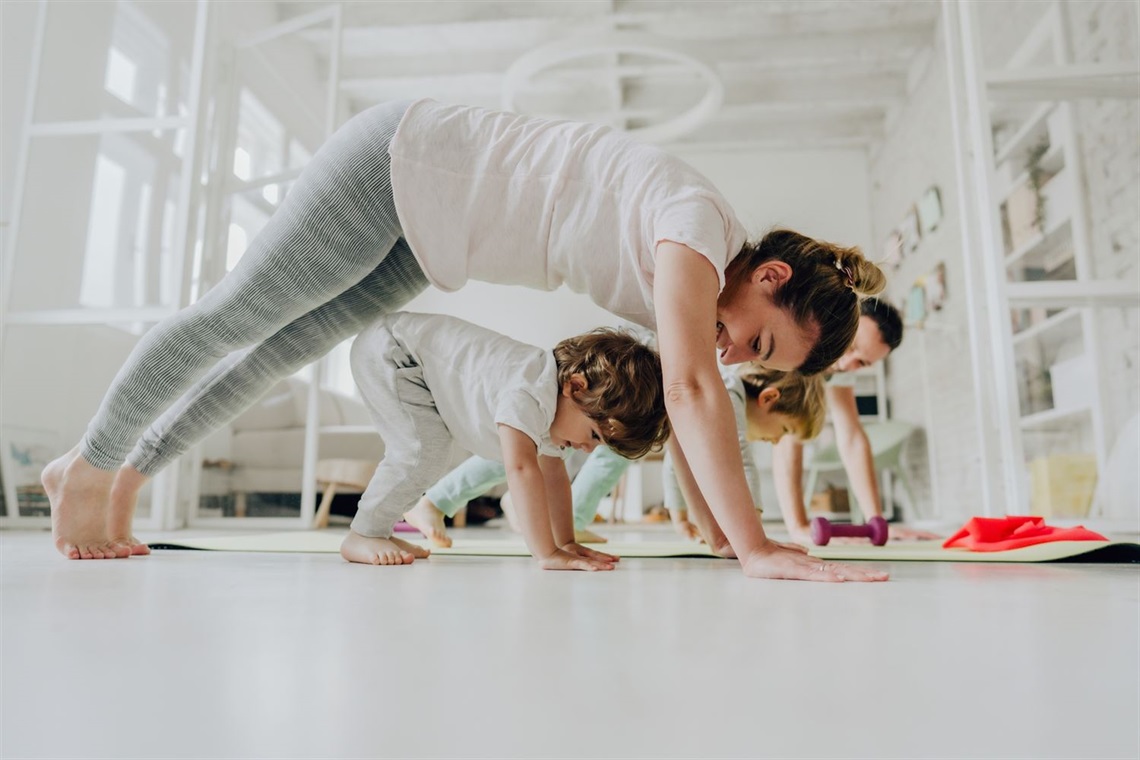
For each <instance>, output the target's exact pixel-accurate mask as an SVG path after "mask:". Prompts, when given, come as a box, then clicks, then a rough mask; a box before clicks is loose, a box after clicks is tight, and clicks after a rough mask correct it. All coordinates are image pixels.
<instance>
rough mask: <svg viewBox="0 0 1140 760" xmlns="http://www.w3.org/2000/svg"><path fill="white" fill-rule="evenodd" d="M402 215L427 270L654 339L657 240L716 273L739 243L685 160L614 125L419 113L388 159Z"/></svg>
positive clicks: (430, 107)
mask: <svg viewBox="0 0 1140 760" xmlns="http://www.w3.org/2000/svg"><path fill="white" fill-rule="evenodd" d="M388 152H389V154H390V155H391V158H392V164H391V166H392V168H391V171H392V192H393V197H394V200H395V203H396V211H397V214H398V215H399V218H400V223H401V225H402V227H403V230H404V238H405V239H406V240H407V241H408V244H409V246H410V247H411V249H412V252H413V253H414V254H415V256H416V259H417V260H418V261H419V264H420V266H421V268H422V269H423V270H424V274H426V275H427V278H428V279H429V280H430V281H431V283H432V284H433V285H435V286H436V287H438V288H441V289H443V290H456V289H458V288H460V287H462V286H463V285H464V283H466V282H467V281H468V280H469V279H470V280H483V281H486V282H492V283H499V284H504V285H525V286H527V287H531V288H537V289H539V290H554V289H556V288H558V287H559V286H561V285H562V284H563V283H565V284H566V285H567V286H568V287H569V288H570V289H571V290H573V291H575V292H578V293H586V294H588V295H589V296H590V297H591V298H592V299H593V301H594V302H595V303H596V304H598V305H599V306H601V307H602V308H604V309H606V310H607V311H610V312H611V313H613V314H616V315H618V316H620V317H624V318H625V319H628V320H629V321H631V322H634V323H635V324H639V325H643V326H645V327H648V328H650V329H656V318H655V316H654V313H653V273H654V270H655V269H656V263H655V258H654V257H655V255H656V248H657V244H658V243H659V242H661V241H663V240H671V241H673V242H676V243H681V244H683V245H686V246H688V247H690V248H692V249H693V250H695V251H697V252H699V253H700V254H702V255H703V256H705V257H706V258H707V259H708V260H709V261H710V262H712V264H713V266H714V267H715V268H716V272H717V277H718V279H719V281H720V288H723V287H724V269H725V267H726V266H727V265H728V262H729V261H731V260H732V259H733V258H734V257H735V256H736V255H737V254H739V253H740V249H741V248H742V247H743V245H744V242H745V239H746V234H745V231H744V228H743V226H742V225H741V224H740V222H739V221H738V220H737V218H736V214H735V213H734V212H733V210H732V207H731V206H730V205H729V204H728V202H727V201H726V200H725V199H724V197H723V196H721V194H720V193H719V191H717V189H716V188H715V187H713V185H712V183H711V182H709V180H707V179H706V178H705V177H704V176H702V175H701V174H700V173H699V172H697V171H696V170H695V169H693V168H692V167H690V166H689V165H688V164H686V163H685V162H684V161H681V160H680V159H678V158H675V157H673V156H671V155H669V154H668V153H666V152H664V151H662V150H661V149H659V148H656V147H653V146H650V145H645V144H642V143H639V142H637V141H636V140H634V139H632V138H630V137H627V136H626V135H624V134H622V133H620V132H616V131H614V130H613V129H610V128H609V127H603V126H599V125H595V124H584V123H578V122H570V121H551V120H547V119H538V118H533V117H528V116H520V115H517V114H512V113H502V112H496V111H487V110H484V109H482V108H475V107H470V106H452V105H443V104H440V103H436V102H434V101H431V100H420V101H417V102H415V103H413V104H412V105H411V106H410V107H409V108H408V111H407V113H406V114H405V115H404V118H403V119H402V120H401V122H400V125H399V128H398V129H397V130H396V135H395V137H394V138H393V140H392V143H391V145H390V147H389V149H388Z"/></svg>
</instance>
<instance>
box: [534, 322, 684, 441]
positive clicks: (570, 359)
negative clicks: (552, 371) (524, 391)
mask: <svg viewBox="0 0 1140 760" xmlns="http://www.w3.org/2000/svg"><path fill="white" fill-rule="evenodd" d="M554 360H555V362H556V363H557V364H558V387H559V388H562V387H563V386H564V385H565V384H566V383H568V382H570V377H571V375H574V374H581V375H582V376H583V377H584V378H585V379H586V388H584V389H582V390H576V391H574V392H573V393H572V394H571V398H572V399H573V401H574V403H575V404H577V405H578V408H579V409H581V410H582V412H583V413H584V414H585V415H586V416H587V417H589V418H590V419H592V420H594V421H595V422H597V423H598V427H599V429H600V431H601V434H602V439H603V440H604V441H605V444H606V445H607V446H609V447H610V448H611V449H613V450H614V451H615V452H617V453H618V454H620V455H621V456H623V457H625V458H626V459H637V458H639V457H642V456H645V455H646V454H648V453H649V452H650V451H653V450H654V449H659V448H661V447H662V445H664V443H665V441H666V439H668V437H669V419H668V417H667V416H666V414H665V392H664V390H663V389H662V385H663V383H662V379H661V357H660V356H658V355H657V352H656V351H654V350H653V349H651V348H649V347H648V346H645V345H643V344H642V343H639V342H638V341H637V339H636V338H634V337H633V336H632V335H631V334H629V333H628V332H625V331H622V330H616V329H611V328H599V329H597V330H593V331H591V332H588V333H585V334H583V335H578V336H575V337H573V338H567V339H566V340H564V341H562V342H561V343H559V344H558V345H557V346H555V347H554Z"/></svg>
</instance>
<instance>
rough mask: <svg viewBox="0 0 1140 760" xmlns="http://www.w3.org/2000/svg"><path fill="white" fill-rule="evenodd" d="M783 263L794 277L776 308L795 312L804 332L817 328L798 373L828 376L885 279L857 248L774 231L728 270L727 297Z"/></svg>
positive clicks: (776, 298)
mask: <svg viewBox="0 0 1140 760" xmlns="http://www.w3.org/2000/svg"><path fill="white" fill-rule="evenodd" d="M769 261H782V262H784V263H785V264H787V265H788V266H789V267H791V270H792V274H791V276H790V277H789V278H788V279H787V281H786V282H784V283H783V284H782V285H781V286H780V288H779V289H778V290H776V291H775V293H774V294H773V301H774V303H775V305H776V306H778V307H781V308H786V309H788V310H789V311H790V312H791V316H792V319H793V320H794V321H795V323H796V324H797V325H799V326H800V327H801V328H804V329H806V328H809V327H810V326H811V325H812V324H814V325H815V326H816V327H818V330H819V337H818V338H817V339H816V342H815V345H814V346H812V349H811V351H810V352H809V353H808V356H807V358H806V359H804V361H803V363H802V364H801V365H800V366H799V367H797V370H798V371H799V372H800V374H803V375H814V374H817V373H819V372H822V371H824V370H825V369H827V368H828V367H830V366H831V365H832V364H835V362H837V361H839V357H841V356H843V352H844V351H846V350H847V348H848V346H850V345H851V342H852V341H853V340H854V339H855V330H856V328H858V326H859V299H860V298H861V297H866V296H873V295H875V294H876V293H880V292H882V290H883V288H885V287H886V285H887V278H886V276H885V275H884V274H883V272H882V270H881V269H879V267H877V266H876V265H875V264H873V263H871V262H870V261H867V259H866V258H865V257H864V256H863V252H862V251H860V250H859V249H858V248H856V247H852V248H844V247H843V246H839V245H834V244H832V243H825V242H823V241H820V240H815V239H813V238H810V237H807V236H806V235H801V234H800V233H798V232H794V231H792V230H786V229H775V230H771V231H770V232H768V233H767V234H766V235H764V237H763V238H761V239H760V240H759V242H756V241H750V242H747V243H745V244H744V248H743V249H741V251H740V254H739V255H738V256H737V257H736V258H734V259H733V260H732V262H731V263H730V264H729V265H728V269H727V270H725V277H726V284H725V290H724V292H725V294H726V296H725V297H731V294H732V293H733V292H735V289H736V288H738V287H739V286H740V285H741V284H743V283H744V282H746V281H747V280H748V278H749V277H751V276H752V273H753V272H754V271H756V268H757V267H759V266H760V265H761V264H764V263H766V262H769Z"/></svg>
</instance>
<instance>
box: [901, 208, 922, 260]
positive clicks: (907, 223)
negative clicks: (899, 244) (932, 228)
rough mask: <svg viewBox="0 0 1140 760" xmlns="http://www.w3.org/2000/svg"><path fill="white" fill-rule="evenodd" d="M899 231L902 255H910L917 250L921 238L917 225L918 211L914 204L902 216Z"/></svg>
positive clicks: (920, 231)
mask: <svg viewBox="0 0 1140 760" xmlns="http://www.w3.org/2000/svg"><path fill="white" fill-rule="evenodd" d="M899 232H900V233H901V234H902V239H903V255H904V256H910V255H911V254H912V253H914V252H915V251H916V250H918V244H919V242H921V240H922V230H921V229H920V228H919V226H918V211H917V210H916V209H915V207H914V206H911V207H910V209H909V210H908V211H907V212H906V215H905V216H903V220H902V223H901V224H900V225H899Z"/></svg>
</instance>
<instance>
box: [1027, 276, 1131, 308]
mask: <svg viewBox="0 0 1140 760" xmlns="http://www.w3.org/2000/svg"><path fill="white" fill-rule="evenodd" d="M1006 295H1007V298H1008V300H1009V305H1010V307H1014V308H1033V307H1038V306H1041V307H1046V308H1074V307H1121V308H1136V307H1140V288H1137V286H1136V285H1135V284H1134V283H1129V282H1121V281H1120V280H1080V281H1074V282H1062V281H1055V282H1048V281H1038V282H1011V283H1009V284H1008V285H1007V286H1006Z"/></svg>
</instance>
